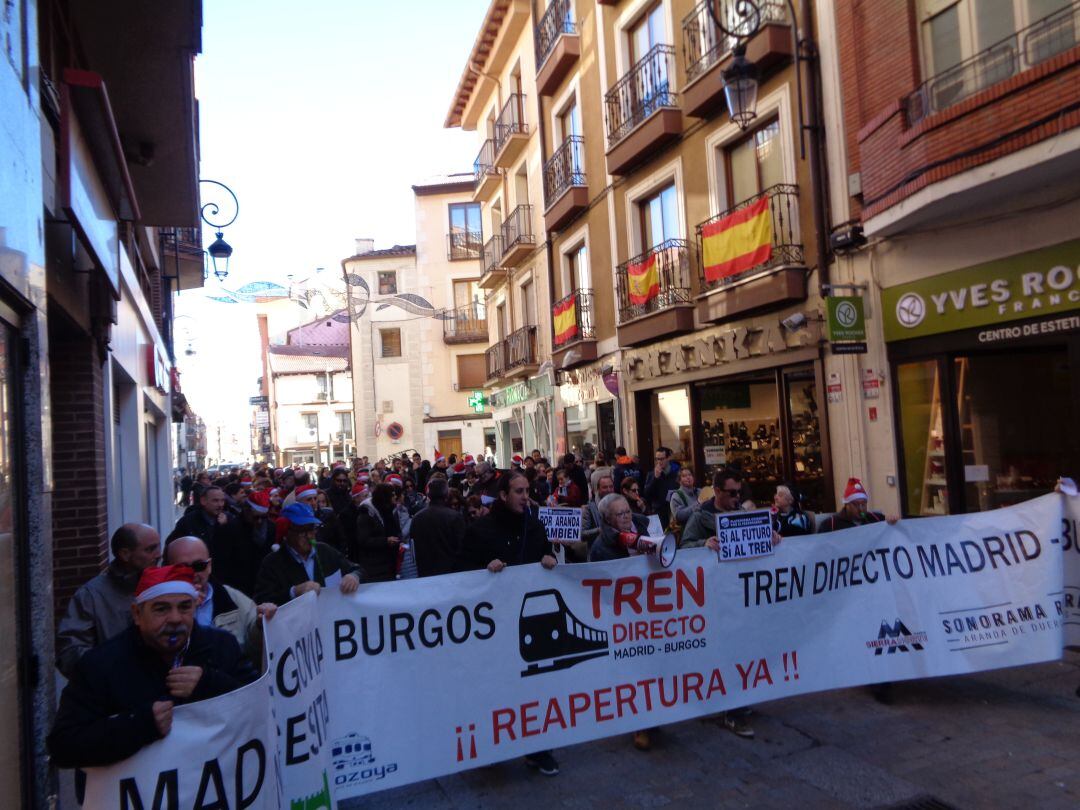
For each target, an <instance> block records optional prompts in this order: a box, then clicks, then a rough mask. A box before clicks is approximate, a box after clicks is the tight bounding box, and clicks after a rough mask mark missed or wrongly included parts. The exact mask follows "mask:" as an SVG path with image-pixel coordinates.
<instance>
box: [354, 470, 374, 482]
mask: <svg viewBox="0 0 1080 810" xmlns="http://www.w3.org/2000/svg"><path fill="white" fill-rule="evenodd" d="M370 480H371V476H370V475H368V474H367V473H366V472H362V473H360V474H359V475H358V476H356V483H358V484H366V483H367V482H368V481H370Z"/></svg>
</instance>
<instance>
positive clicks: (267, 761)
mask: <svg viewBox="0 0 1080 810" xmlns="http://www.w3.org/2000/svg"><path fill="white" fill-rule="evenodd" d="M269 686H270V678H269V676H267V675H264V676H263V677H261V678H260V679H259V680H257V681H255V683H252V684H249V685H247V686H245V687H244V688H242V689H238V690H237V691H235V692H230V693H229V694H227V695H220V696H219V697H216V698H211V699H209V700H203V701H200V702H198V703H189V704H187V705H184V706H177V707H176V708H175V709H174V710H173V722H172V728H171V729H170V730H169V733H168V735H167V736H165V737H164V738H162V739H161V740H158V741H157V742H155V743H151V744H150V745H148V746H146V747H145V748H143V749H142V750H141V751H139V752H138V753H137V754H136V755H135V756H133V757H129V758H128V759H125V760H124V761H123V762H118V763H117V764H115V765H111V766H109V767H107V768H87V769H86V795H85V799H84V800H83V805H82V806H83V807H84V808H86V810H115V809H116V808H125V810H127V809H128V808H130V810H137V809H139V810H141V808H151V807H157V808H162V810H164V808H179V807H229V808H232V810H276V808H277V807H278V793H277V777H276V776H275V767H276V764H275V759H274V752H275V747H276V745H277V741H276V739H275V733H274V726H273V724H272V723H271V721H270V712H269V710H268V705H267V700H268V695H269Z"/></svg>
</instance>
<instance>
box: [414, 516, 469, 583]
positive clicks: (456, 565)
mask: <svg viewBox="0 0 1080 810" xmlns="http://www.w3.org/2000/svg"><path fill="white" fill-rule="evenodd" d="M409 532H410V536H411V542H412V546H413V550H414V551H415V553H416V568H417V570H418V571H419V573H420V576H422V577H433V576H438V575H439V574H452V573H454V572H455V571H463V570H465V561H464V560H463V559H462V552H463V549H464V546H465V516H464V515H462V514H461V512H458V511H457V510H456V509H451V508H450V507H449V506H447V505H446V504H445V503H433V504H431V505H430V506H428V507H427V509H423V510H421V511H420V512H418V513H417V515H416V517H414V518H413V522H412V527H411V528H410V530H409Z"/></svg>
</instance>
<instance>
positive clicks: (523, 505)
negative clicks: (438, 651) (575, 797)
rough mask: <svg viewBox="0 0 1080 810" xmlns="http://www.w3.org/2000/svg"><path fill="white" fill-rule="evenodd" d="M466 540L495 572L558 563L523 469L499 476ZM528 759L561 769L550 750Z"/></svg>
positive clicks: (478, 561) (476, 561) (477, 560)
mask: <svg viewBox="0 0 1080 810" xmlns="http://www.w3.org/2000/svg"><path fill="white" fill-rule="evenodd" d="M466 543H467V546H466V550H465V556H466V558H467V559H468V560H469V562H470V563H471V566H470V567H472V568H487V570H488V571H490V572H491V573H493V574H497V573H499V572H500V571H502V570H503V569H504V568H506V566H508V565H526V564H529V563H540V565H542V566H543V567H544V568H547V569H549V570H550V569H552V568H554V567H555V565H556V564H557V560H556V559H555V555H554V554H553V553H552V549H551V543H550V542H548V539H547V532H545V531H544V524H542V523H541V522H540V520H539V519H538V518H537V517H536V515H534V514H532V513H531V512H530V511H529V480H528V479H527V478H526V477H525V474H524V473H522V472H521V470H520V469H517V470H512V471H511V472H509V473H506V474H504V475H503V476H502V477H501V478H500V479H499V499H498V500H497V501H495V504H494V506H492V507H491V512H490V513H489V514H487V515H485V516H484V517H482V518H480V519H479V520H477V521H476V522H475V523H474V524H472V526H470V527H469V534H468V538H467V539H466ZM525 762H526V763H527V764H528V765H529V767H531V768H536V769H537V770H539V771H540V773H542V774H544V776H555V775H556V774H557V773H558V772H559V763H558V762H557V761H556V760H555V757H553V756H552V755H551V752H550V751H538V752H537V753H535V754H529V755H528V756H527V757H525Z"/></svg>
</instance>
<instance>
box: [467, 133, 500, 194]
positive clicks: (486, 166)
mask: <svg viewBox="0 0 1080 810" xmlns="http://www.w3.org/2000/svg"><path fill="white" fill-rule="evenodd" d="M497 173H498V172H497V169H496V168H495V140H494V139H493V138H488V139H487V140H486V141H484V145H483V146H481V147H480V154H478V155H477V156H476V160H474V161H473V185H474V186H476V187H479V185H480V184H481V183H483V182H484V178H485V177H487V176H488V175H490V174H497Z"/></svg>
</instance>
